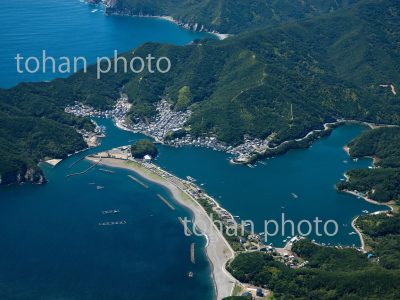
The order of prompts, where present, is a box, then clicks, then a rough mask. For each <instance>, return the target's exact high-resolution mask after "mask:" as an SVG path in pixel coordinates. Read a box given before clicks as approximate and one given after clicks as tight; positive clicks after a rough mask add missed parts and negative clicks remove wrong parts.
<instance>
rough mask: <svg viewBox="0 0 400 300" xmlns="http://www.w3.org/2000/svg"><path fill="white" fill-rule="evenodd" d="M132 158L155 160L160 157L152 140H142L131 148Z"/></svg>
mask: <svg viewBox="0 0 400 300" xmlns="http://www.w3.org/2000/svg"><path fill="white" fill-rule="evenodd" d="M131 154H132V157H134V158H137V159H143V158H145V157H147V158H150V159H153V158H155V157H156V156H157V155H158V150H157V147H156V146H155V145H154V143H153V142H152V141H150V140H147V139H145V140H140V141H137V142H135V143H134V144H132V146H131Z"/></svg>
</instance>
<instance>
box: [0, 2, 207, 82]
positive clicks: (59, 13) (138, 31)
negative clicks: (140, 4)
mask: <svg viewBox="0 0 400 300" xmlns="http://www.w3.org/2000/svg"><path fill="white" fill-rule="evenodd" d="M0 25H1V26H0V41H1V47H0V67H1V68H0V79H1V80H0V87H6V88H7V87H11V86H14V85H15V84H17V83H19V82H26V81H44V80H50V79H53V78H54V77H55V75H54V74H52V73H50V72H47V73H42V72H38V73H35V74H29V73H27V72H24V74H19V73H18V72H17V68H16V60H15V59H14V58H15V57H16V55H17V54H18V53H19V54H20V55H21V56H23V57H24V58H25V59H26V58H27V57H30V56H35V57H38V58H39V59H40V60H41V58H42V50H46V55H47V56H52V57H54V58H56V61H57V62H58V63H60V60H59V58H60V57H62V56H66V57H69V58H71V61H72V58H73V57H79V56H83V57H85V58H86V59H87V61H88V63H95V62H96V58H97V57H102V56H110V57H111V56H112V55H113V53H114V50H118V52H119V53H121V52H123V51H129V50H131V49H133V48H134V47H136V46H138V45H140V44H142V43H145V42H160V43H168V44H176V45H184V44H187V43H189V42H191V41H192V40H194V39H196V38H205V37H209V38H211V37H212V36H210V35H208V34H206V33H194V32H191V31H188V30H184V29H182V28H180V27H178V26H176V25H175V24H172V23H170V22H168V21H165V20H159V19H144V18H130V17H119V16H108V17H106V16H105V15H104V12H103V9H102V8H101V6H92V5H87V4H86V3H83V2H80V1H79V0H56V1H54V0H41V1H34V2H33V1H29V0H13V1H1V10H0ZM32 66H33V65H32ZM48 70H49V69H48ZM63 76H66V75H65V74H63Z"/></svg>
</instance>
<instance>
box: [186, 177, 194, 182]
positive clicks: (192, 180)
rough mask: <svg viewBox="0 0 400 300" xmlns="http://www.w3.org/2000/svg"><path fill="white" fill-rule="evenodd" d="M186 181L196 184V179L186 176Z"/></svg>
mask: <svg viewBox="0 0 400 300" xmlns="http://www.w3.org/2000/svg"><path fill="white" fill-rule="evenodd" d="M186 178H187V180H189V181H190V182H196V179H194V178H193V177H191V176H186Z"/></svg>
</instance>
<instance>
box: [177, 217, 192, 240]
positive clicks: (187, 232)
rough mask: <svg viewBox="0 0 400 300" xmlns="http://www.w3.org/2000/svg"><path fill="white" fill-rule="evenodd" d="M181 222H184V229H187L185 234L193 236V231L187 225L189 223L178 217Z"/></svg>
mask: <svg viewBox="0 0 400 300" xmlns="http://www.w3.org/2000/svg"><path fill="white" fill-rule="evenodd" d="M178 220H179V222H180V223H181V224H182V226H183V229H184V230H185V235H187V236H191V235H192V234H193V233H192V231H191V230H190V229H189V228H188V227H187V224H185V222H184V221H183V219H182V218H181V217H178Z"/></svg>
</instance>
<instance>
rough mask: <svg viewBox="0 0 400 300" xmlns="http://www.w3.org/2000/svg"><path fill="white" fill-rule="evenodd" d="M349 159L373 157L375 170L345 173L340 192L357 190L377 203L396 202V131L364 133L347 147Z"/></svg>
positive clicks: (399, 155)
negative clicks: (345, 178) (346, 176)
mask: <svg viewBox="0 0 400 300" xmlns="http://www.w3.org/2000/svg"><path fill="white" fill-rule="evenodd" d="M348 146H349V149H350V155H351V156H352V157H356V158H359V157H364V156H369V157H374V158H375V164H376V166H377V168H374V169H356V170H351V171H349V172H347V175H348V176H349V180H348V181H346V182H341V183H339V184H338V188H339V189H340V190H345V189H347V190H357V191H359V192H362V193H365V194H366V195H367V196H368V197H369V198H371V199H374V200H377V201H379V202H388V201H391V200H396V201H397V200H400V128H399V127H384V128H378V129H374V130H368V131H365V132H364V133H362V134H361V135H360V136H359V137H357V138H356V139H354V140H353V141H352V142H351V143H349V145H348Z"/></svg>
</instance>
